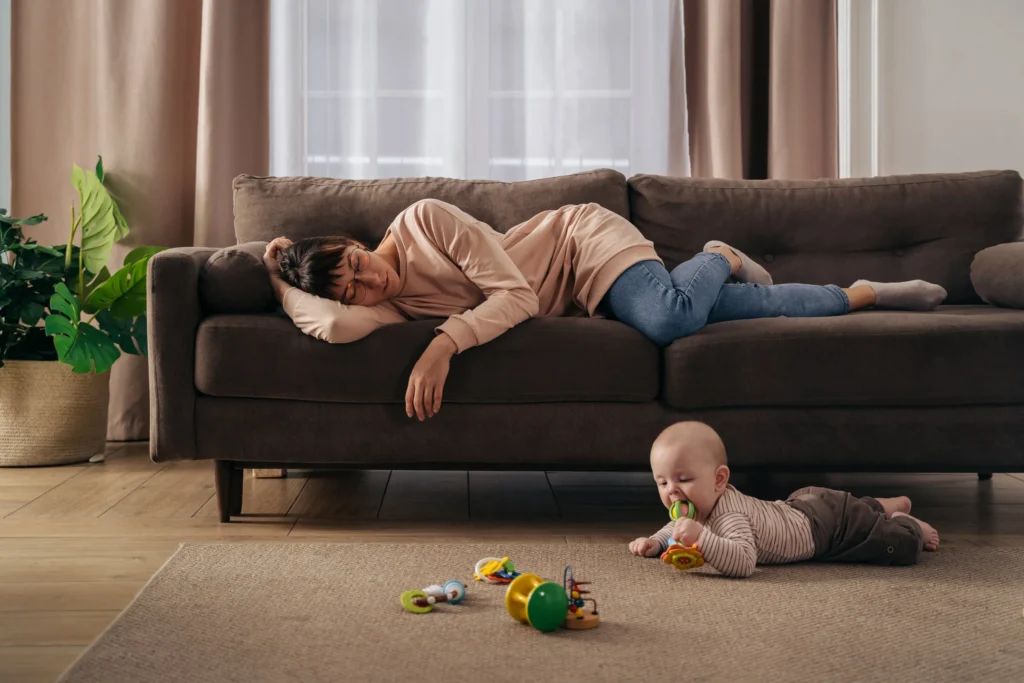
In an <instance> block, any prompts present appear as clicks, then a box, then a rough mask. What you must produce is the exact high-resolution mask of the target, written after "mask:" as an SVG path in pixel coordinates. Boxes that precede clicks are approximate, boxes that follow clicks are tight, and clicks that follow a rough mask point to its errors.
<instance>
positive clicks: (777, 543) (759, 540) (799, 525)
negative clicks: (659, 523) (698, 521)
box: [651, 484, 814, 577]
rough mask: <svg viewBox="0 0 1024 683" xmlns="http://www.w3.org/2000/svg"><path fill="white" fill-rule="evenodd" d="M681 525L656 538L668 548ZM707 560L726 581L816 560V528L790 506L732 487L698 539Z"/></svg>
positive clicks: (727, 490) (717, 505)
mask: <svg viewBox="0 0 1024 683" xmlns="http://www.w3.org/2000/svg"><path fill="white" fill-rule="evenodd" d="M674 526H675V522H674V521H673V522H669V523H668V524H666V525H665V526H664V527H663V528H662V529H661V530H660V531H659V532H658V533H656V534H654V535H653V536H651V538H653V539H656V540H657V541H658V542H660V543H661V548H662V551H664V549H665V548H667V547H668V543H669V540H670V539H671V538H672V528H673V527H674ZM697 549H698V550H700V552H701V554H702V555H703V556H704V561H705V562H706V563H707V564H709V565H711V566H712V567H714V568H715V569H717V570H718V571H719V572H721V573H722V574H725V575H726V576H736V577H743V576H750V575H751V574H753V573H754V566H755V565H757V564H786V563H788V562H800V561H801V560H809V559H811V558H812V557H813V556H814V538H813V537H812V536H811V523H810V521H809V520H808V519H807V516H806V515H804V514H803V513H802V512H800V511H799V510H797V509H795V508H793V507H791V506H789V505H787V504H786V503H785V501H781V500H775V501H767V500H760V499H758V498H752V497H750V496H745V495H743V494H742V493H740V492H739V491H737V490H736V489H735V488H734V487H733V486H732V485H731V484H730V485H729V486H727V487H726V489H725V492H724V493H723V494H722V495H721V497H719V499H718V502H717V503H715V507H714V508H712V510H711V514H710V515H709V516H708V518H707V520H706V521H705V522H704V530H703V531H702V532H701V534H700V537H699V538H698V539H697Z"/></svg>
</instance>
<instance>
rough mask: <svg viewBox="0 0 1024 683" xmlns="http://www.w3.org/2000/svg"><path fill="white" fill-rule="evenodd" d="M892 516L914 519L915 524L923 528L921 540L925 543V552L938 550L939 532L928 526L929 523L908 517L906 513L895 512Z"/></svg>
mask: <svg viewBox="0 0 1024 683" xmlns="http://www.w3.org/2000/svg"><path fill="white" fill-rule="evenodd" d="M892 516H893V517H901V516H902V517H910V519H912V520H914V521H915V522H917V523H918V525H919V526H920V527H921V538H922V540H923V541H924V549H925V550H938V548H939V532H938V531H936V530H935V527H933V526H932V525H931V524H928V523H927V522H922V521H921V520H919V519H918V518H917V517H913V516H911V515H908V514H907V513H905V512H894V513H892Z"/></svg>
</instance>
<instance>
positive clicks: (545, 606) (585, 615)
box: [505, 566, 600, 633]
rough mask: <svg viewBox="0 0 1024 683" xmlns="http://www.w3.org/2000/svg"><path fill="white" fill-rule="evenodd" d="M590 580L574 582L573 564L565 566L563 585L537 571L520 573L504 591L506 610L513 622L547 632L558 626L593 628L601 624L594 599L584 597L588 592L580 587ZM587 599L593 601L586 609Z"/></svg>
mask: <svg viewBox="0 0 1024 683" xmlns="http://www.w3.org/2000/svg"><path fill="white" fill-rule="evenodd" d="M589 583H590V582H589V581H576V580H575V579H574V578H573V574H572V566H566V568H565V571H564V572H563V574H562V585H561V586H559V585H558V584H557V583H555V582H554V581H545V580H544V579H542V578H540V577H539V576H537V575H536V574H521V575H520V576H518V577H516V578H515V579H513V580H512V583H510V584H509V585H508V590H507V591H506V592H505V609H506V610H507V611H508V613H509V616H511V617H512V618H513V619H515V620H516V621H520V622H522V623H524V624H529V625H530V626H533V627H534V628H535V629H537V630H538V631H541V632H542V633H550V632H551V631H554V630H555V629H557V628H558V627H559V626H563V627H565V628H569V629H588V628H594V627H595V626H597V625H598V624H599V623H600V617H599V616H598V614H597V601H596V600H594V599H593V598H587V597H584V596H585V595H587V594H589V593H590V591H588V590H584V589H583V588H582V586H584V585H587V584H589ZM587 602H592V603H594V606H593V608H592V609H591V610H590V611H589V612H588V611H587V610H586V609H584V607H585V604H586V603H587Z"/></svg>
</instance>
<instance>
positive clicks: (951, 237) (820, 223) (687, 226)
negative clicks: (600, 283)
mask: <svg viewBox="0 0 1024 683" xmlns="http://www.w3.org/2000/svg"><path fill="white" fill-rule="evenodd" d="M628 184H629V204H630V217H631V220H632V221H633V223H634V224H636V226H637V227H638V228H639V229H640V230H641V231H642V232H643V233H644V234H645V235H646V236H647V238H648V239H650V240H652V241H653V242H654V243H655V246H656V248H657V250H658V253H659V255H660V256H661V257H662V258H663V259H664V260H665V263H666V265H667V266H668V267H669V268H672V267H674V266H675V265H676V264H678V263H680V262H682V261H685V260H686V259H688V258H690V257H692V256H693V255H694V254H695V253H697V252H699V251H700V250H701V249H702V247H703V245H704V243H705V242H706V241H708V240H710V239H719V240H724V241H725V242H728V243H730V244H733V245H735V246H736V247H737V248H739V249H742V250H743V251H745V252H746V253H747V254H748V255H750V257H751V258H753V259H754V260H755V261H757V262H759V263H761V264H762V265H764V266H765V267H766V268H767V269H768V272H770V273H771V275H772V277H773V278H774V280H775V282H777V283H784V282H807V283H811V284H837V285H840V286H842V287H847V286H849V285H850V284H852V283H853V282H854V281H855V280H857V279H860V278H866V279H869V280H876V281H896V280H910V279H915V278H920V279H923V280H928V281H930V282H934V283H937V284H940V285H942V286H943V287H945V288H946V291H947V292H948V294H949V297H948V299H947V300H946V303H950V304H966V303H979V302H980V299H979V298H978V295H977V294H976V293H975V291H974V289H973V287H972V286H971V277H970V270H971V260H972V259H973V258H974V255H975V254H976V253H977V252H979V251H981V250H982V249H984V248H986V247H989V246H992V245H994V244H999V243H1002V242H1010V241H1012V240H1014V239H1016V238H1017V237H1018V236H1019V235H1020V233H1021V177H1020V174H1018V173H1017V172H1016V171H979V172H974V173H947V174H928V175H904V176H889V177H876V178H845V179H839V180H723V179H697V178H669V177H664V176H654V175H637V176H633V177H632V178H630V179H629V183H628Z"/></svg>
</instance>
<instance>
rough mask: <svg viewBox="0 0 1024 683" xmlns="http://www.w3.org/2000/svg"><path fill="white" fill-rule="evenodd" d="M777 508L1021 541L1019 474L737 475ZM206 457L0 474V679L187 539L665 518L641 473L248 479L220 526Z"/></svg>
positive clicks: (488, 534) (558, 531)
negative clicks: (872, 504)
mask: <svg viewBox="0 0 1024 683" xmlns="http://www.w3.org/2000/svg"><path fill="white" fill-rule="evenodd" d="M733 482H734V483H735V484H736V485H737V487H738V488H740V490H742V491H745V492H747V493H751V494H755V495H759V496H762V497H766V498H776V497H784V496H785V495H786V494H787V493H788V492H789V491H791V490H793V489H795V488H798V487H800V486H806V485H809V484H817V485H822V486H830V487H833V488H840V489H845V490H849V491H852V492H854V493H857V494H858V495H876V496H890V495H901V494H905V495H909V496H910V497H911V498H912V499H913V501H914V513H915V514H917V515H918V516H920V517H921V518H922V519H924V520H926V521H928V522H930V523H931V524H933V525H934V526H935V527H936V528H937V529H938V530H939V533H940V534H941V535H942V543H943V544H944V545H1000V546H1007V545H1012V546H1024V474H996V475H995V476H994V477H993V479H992V480H991V481H984V482H979V481H978V479H977V477H976V476H975V475H973V474H923V475H894V474H877V475H864V474H856V475H854V474H851V475H838V474H834V475H821V474H813V473H810V474H802V475H784V476H783V475H776V476H772V477H765V476H763V475H759V476H757V477H756V478H755V477H748V476H743V475H742V474H740V475H734V477H733ZM213 484H214V481H213V467H212V464H211V463H209V462H198V463H192V462H182V463H171V464H168V463H161V464H155V463H153V462H150V460H149V457H148V445H147V444H128V445H126V444H110V445H109V447H108V449H107V460H106V462H105V463H102V464H93V465H74V466H67V467H54V468H30V469H3V468H0V681H3V682H4V683H14V682H16V681H18V682H21V681H52V680H53V679H54V678H55V677H56V676H57V675H58V674H59V673H60V672H61V671H63V670H64V668H65V667H66V666H67V665H68V664H69V663H70V662H71V661H72V660H73V659H74V658H75V656H76V655H77V654H78V653H79V652H81V650H82V649H83V648H84V647H85V646H86V645H88V644H89V643H90V642H91V641H92V640H93V639H94V638H95V637H96V636H97V635H99V633H100V632H101V631H102V630H103V629H104V628H105V627H106V626H107V624H109V623H110V622H111V620H113V619H114V617H116V616H117V614H118V613H119V612H120V611H121V610H122V609H123V608H124V607H125V606H126V605H127V604H128V603H129V601H130V600H131V599H132V597H133V596H134V595H135V594H136V593H137V592H138V591H139V589H141V588H142V586H143V584H144V583H145V582H146V581H147V580H148V579H149V578H150V576H152V575H153V573H154V572H156V570H157V569H159V568H160V566H161V565H162V564H163V563H164V562H165V561H166V560H167V558H168V557H170V555H171V554H172V553H173V552H174V551H175V549H176V548H177V547H178V544H179V543H183V542H195V541H198V542H232V543H234V542H238V543H245V542H254V541H256V542H368V541H384V542H390V543H395V542H409V543H415V542H440V541H451V542H458V541H477V542H493V543H494V544H495V552H500V544H501V543H502V542H503V541H510V540H516V541H527V542H530V541H535V542H549V543H550V542H556V543H582V542H597V543H614V544H624V543H626V542H627V541H629V540H632V539H633V538H635V537H637V536H639V535H647V534H650V533H652V532H653V531H655V530H656V529H658V528H659V527H660V526H661V525H662V524H663V523H664V522H665V521H666V520H667V517H666V513H665V510H664V508H662V507H661V505H660V503H659V501H658V497H657V494H656V491H655V488H654V486H653V483H652V480H651V477H650V475H649V474H648V473H636V474H608V473H564V472H547V473H544V472H527V473H522V472H464V471H459V472H408V471H394V472H389V471H386V470H382V471H370V472H349V473H344V472H334V473H319V472H297V471H292V472H289V475H288V477H287V478H285V479H254V478H251V477H248V476H247V477H246V478H245V498H244V500H245V503H244V508H243V514H244V517H242V518H239V519H238V521H235V522H232V523H230V524H220V523H219V522H218V521H217V507H216V501H215V500H214V497H213V495H214V490H213Z"/></svg>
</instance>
